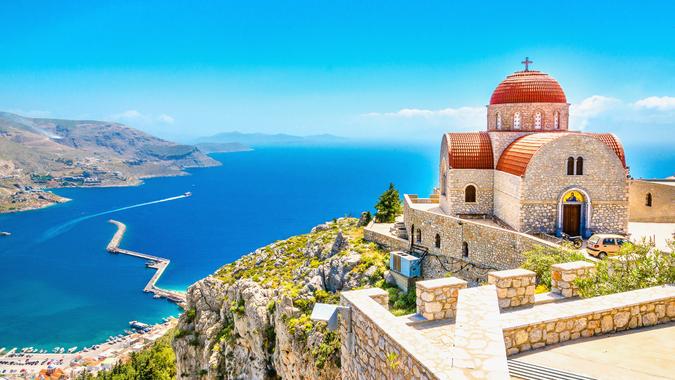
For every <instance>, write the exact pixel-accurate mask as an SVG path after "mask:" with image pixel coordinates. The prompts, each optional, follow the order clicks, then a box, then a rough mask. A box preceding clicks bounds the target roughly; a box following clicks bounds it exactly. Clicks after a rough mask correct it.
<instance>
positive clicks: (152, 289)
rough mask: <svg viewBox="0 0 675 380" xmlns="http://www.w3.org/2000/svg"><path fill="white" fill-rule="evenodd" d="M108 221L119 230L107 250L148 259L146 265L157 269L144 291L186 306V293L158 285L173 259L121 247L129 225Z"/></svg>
mask: <svg viewBox="0 0 675 380" xmlns="http://www.w3.org/2000/svg"><path fill="white" fill-rule="evenodd" d="M108 222H110V223H112V224H114V225H115V226H117V231H116V232H115V235H113V237H112V239H110V243H108V246H107V247H106V250H107V251H108V252H110V253H119V254H123V255H129V256H134V257H138V258H141V259H145V260H148V263H147V264H146V266H147V267H148V268H152V269H156V270H157V271H156V272H155V274H154V275H152V278H151V279H150V281H148V283H147V284H146V285H145V288H143V291H144V292H147V293H153V294H154V295H155V297H156V298H162V297H163V298H166V299H168V300H170V301H173V302H175V303H177V304H178V305H179V306H181V307H183V308H185V293H183V292H178V291H174V290H166V289H162V288H160V287H158V286H157V285H156V284H157V281H158V280H159V278H160V277H161V276H162V274H163V273H164V271H165V270H166V267H168V266H169V263H171V260H169V259H165V258H163V257H159V256H153V255H148V254H145V253H141V252H136V251H131V250H128V249H123V248H120V243H121V242H122V238H123V237H124V233H125V232H126V231H127V226H126V225H125V224H124V223H122V222H118V221H117V220H112V219H110V220H109V221H108Z"/></svg>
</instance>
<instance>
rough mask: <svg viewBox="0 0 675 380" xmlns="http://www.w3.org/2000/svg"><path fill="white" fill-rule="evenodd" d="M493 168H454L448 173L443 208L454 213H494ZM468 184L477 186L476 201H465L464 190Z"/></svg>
mask: <svg viewBox="0 0 675 380" xmlns="http://www.w3.org/2000/svg"><path fill="white" fill-rule="evenodd" d="M493 172H494V171H493V170H492V169H452V170H449V171H448V172H447V175H446V189H445V197H441V198H445V199H444V200H443V201H442V202H443V210H444V211H446V212H448V213H449V214H452V215H457V214H483V215H490V216H491V215H492V204H493V195H492V189H493V183H492V181H493ZM468 185H474V186H476V202H471V203H467V202H465V201H464V200H465V198H464V192H465V189H466V187H467V186H468Z"/></svg>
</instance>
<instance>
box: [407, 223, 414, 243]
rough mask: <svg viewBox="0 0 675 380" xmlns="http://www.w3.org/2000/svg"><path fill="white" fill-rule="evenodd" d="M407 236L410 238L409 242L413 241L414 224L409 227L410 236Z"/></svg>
mask: <svg viewBox="0 0 675 380" xmlns="http://www.w3.org/2000/svg"><path fill="white" fill-rule="evenodd" d="M408 236H410V241H411V242H412V241H414V240H415V225H414V224H413V225H412V226H410V235H408Z"/></svg>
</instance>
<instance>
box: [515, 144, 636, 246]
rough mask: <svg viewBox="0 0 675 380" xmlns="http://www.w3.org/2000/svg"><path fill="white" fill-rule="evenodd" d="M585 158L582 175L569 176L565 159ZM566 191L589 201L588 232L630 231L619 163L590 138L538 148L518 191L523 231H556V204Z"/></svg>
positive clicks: (623, 183)
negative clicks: (583, 194)
mask: <svg viewBox="0 0 675 380" xmlns="http://www.w3.org/2000/svg"><path fill="white" fill-rule="evenodd" d="M570 156H571V157H575V158H577V157H583V159H584V168H583V175H567V158H568V157H570ZM570 189H580V190H583V191H584V192H586V193H587V194H588V195H589V197H590V200H591V224H590V229H591V231H593V232H595V233H613V232H620V233H625V231H626V230H627V227H628V225H627V224H628V223H627V220H628V218H627V216H628V215H627V214H628V183H627V179H626V173H625V169H624V168H623V165H622V164H621V161H620V160H619V158H618V157H617V156H616V154H615V153H614V151H612V150H611V149H610V148H609V147H607V145H605V144H604V143H602V142H601V141H599V140H598V139H596V138H594V137H591V136H584V135H581V134H570V135H567V136H564V137H561V138H559V139H557V140H555V141H552V142H550V143H548V144H546V145H544V146H542V147H541V148H540V149H539V151H537V153H535V155H534V156H533V157H532V159H531V160H530V163H529V165H528V168H527V171H526V172H525V175H524V177H523V181H522V187H521V196H522V198H521V203H522V206H521V226H520V229H521V230H530V231H539V229H541V228H543V229H545V230H547V231H554V230H555V228H556V224H557V221H558V204H559V202H560V199H561V197H562V195H563V194H564V193H565V192H566V191H568V190H570Z"/></svg>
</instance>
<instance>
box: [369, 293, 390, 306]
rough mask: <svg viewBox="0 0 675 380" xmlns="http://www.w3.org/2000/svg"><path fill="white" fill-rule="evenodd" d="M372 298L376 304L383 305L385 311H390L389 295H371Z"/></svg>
mask: <svg viewBox="0 0 675 380" xmlns="http://www.w3.org/2000/svg"><path fill="white" fill-rule="evenodd" d="M370 298H372V299H373V300H374V301H375V302H377V303H379V304H380V305H382V307H384V308H385V309H387V310H389V293H387V292H382V293H378V294H371V295H370Z"/></svg>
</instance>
